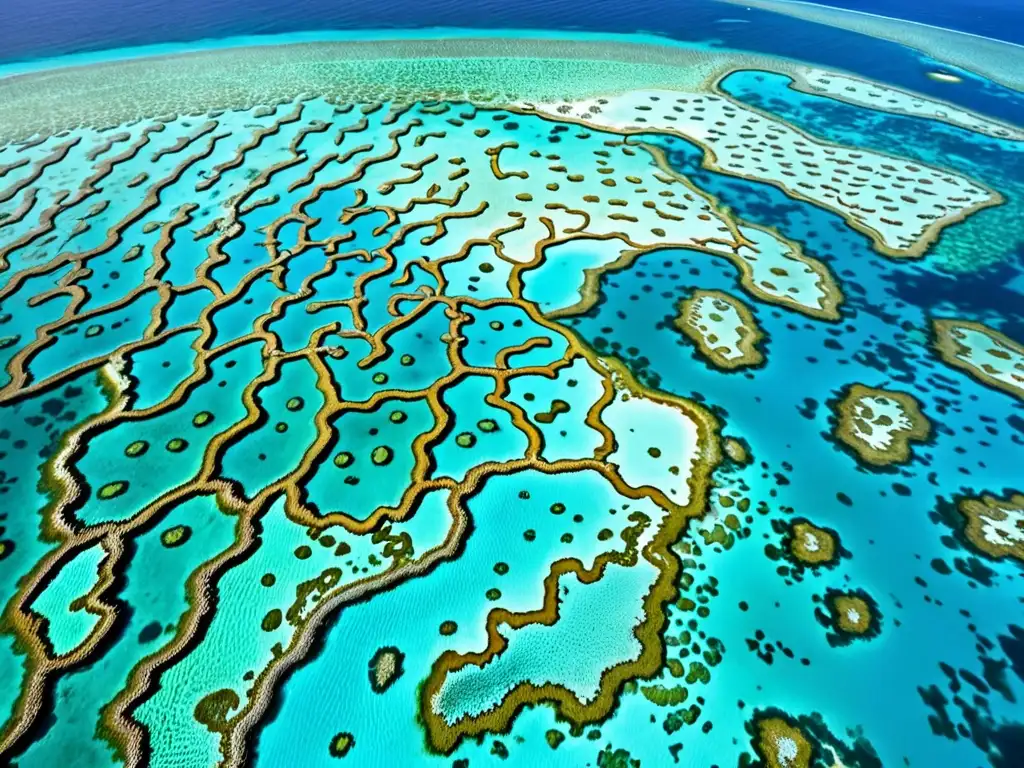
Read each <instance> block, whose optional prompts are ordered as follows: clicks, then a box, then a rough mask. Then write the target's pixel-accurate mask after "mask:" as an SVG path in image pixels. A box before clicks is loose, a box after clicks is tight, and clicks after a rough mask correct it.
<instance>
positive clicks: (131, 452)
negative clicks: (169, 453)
mask: <svg viewBox="0 0 1024 768" xmlns="http://www.w3.org/2000/svg"><path fill="white" fill-rule="evenodd" d="M148 450H149V443H148V442H146V441H145V440H136V441H135V442H134V443H129V444H128V447H126V448H125V449H124V455H125V456H127V457H128V458H130V459H135V458H138V457H139V456H141V455H142V454H144V453H145V452H146V451H148Z"/></svg>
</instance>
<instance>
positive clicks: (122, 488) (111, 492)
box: [96, 480, 128, 501]
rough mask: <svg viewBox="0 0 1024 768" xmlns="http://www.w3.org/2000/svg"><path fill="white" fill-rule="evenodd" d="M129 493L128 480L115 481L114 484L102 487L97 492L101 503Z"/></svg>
mask: <svg viewBox="0 0 1024 768" xmlns="http://www.w3.org/2000/svg"><path fill="white" fill-rule="evenodd" d="M127 491H128V481H127V480H115V481H114V482H112V483H107V484H106V485H104V486H102V487H101V488H100V489H99V490H98V491H97V492H96V498H98V499H99V500H100V501H108V500H109V499H116V498H117V497H118V496H123V495H124V494H125V493H126V492H127Z"/></svg>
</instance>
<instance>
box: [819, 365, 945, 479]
mask: <svg viewBox="0 0 1024 768" xmlns="http://www.w3.org/2000/svg"><path fill="white" fill-rule="evenodd" d="M835 414H836V427H835V437H836V439H837V440H839V442H840V443H842V444H843V445H845V446H847V447H848V448H850V449H851V450H853V452H854V453H855V454H856V455H857V456H858V457H859V458H860V459H861V461H864V462H866V463H867V464H871V465H872V466H876V467H881V466H887V465H889V464H904V463H906V462H907V461H909V460H910V458H911V450H910V443H911V442H923V441H925V440H927V439H928V436H929V435H930V434H931V423H930V422H929V421H928V419H927V418H926V417H925V416H924V414H923V413H921V408H920V405H919V404H918V402H917V399H916V398H914V397H913V396H912V395H908V394H907V393H905V392H893V391H891V390H887V389H874V388H872V387H866V386H864V385H863V384H854V385H852V386H851V387H850V388H849V389H848V390H847V391H846V393H845V395H844V396H843V397H842V398H841V399H840V400H839V401H838V403H837V404H836V406H835Z"/></svg>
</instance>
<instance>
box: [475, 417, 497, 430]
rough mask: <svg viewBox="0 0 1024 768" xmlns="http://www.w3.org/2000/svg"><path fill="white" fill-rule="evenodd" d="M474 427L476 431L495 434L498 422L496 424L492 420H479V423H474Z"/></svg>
mask: <svg viewBox="0 0 1024 768" xmlns="http://www.w3.org/2000/svg"><path fill="white" fill-rule="evenodd" d="M476 427H477V429H479V430H480V431H481V432H484V433H488V432H497V431H498V422H496V421H495V420H494V419H480V421H478V422H477V423H476Z"/></svg>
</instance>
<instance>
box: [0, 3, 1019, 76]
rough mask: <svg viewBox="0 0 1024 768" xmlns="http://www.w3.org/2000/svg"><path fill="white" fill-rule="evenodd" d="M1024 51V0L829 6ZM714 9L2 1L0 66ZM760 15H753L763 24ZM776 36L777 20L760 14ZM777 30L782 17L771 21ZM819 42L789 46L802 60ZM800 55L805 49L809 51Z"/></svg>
mask: <svg viewBox="0 0 1024 768" xmlns="http://www.w3.org/2000/svg"><path fill="white" fill-rule="evenodd" d="M823 4H825V5H832V6H836V7H842V8H848V9H850V10H855V11H863V12H868V13H876V14H882V15H886V16H892V17H897V18H902V19H908V20H911V21H917V22H921V23H925V24H933V25H936V26H941V27H947V28H950V29H956V30H960V31H963V32H970V33H972V34H977V35H985V36H989V37H995V38H998V39H1002V40H1008V41H1012V42H1016V43H1022V44H1024V3H1022V2H1021V0H824V2H823ZM738 11H740V9H738V8H731V7H729V6H726V5H721V4H718V3H715V2H711V1H710V0H654V1H653V2H651V1H648V2H633V3H624V2H621V0H589V1H588V2H586V3H581V2H579V0H474V2H465V0H396V1H395V2H389V3H346V2H341V1H340V0H294V1H293V2H287V3H282V2H279V1H278V0H247V2H239V0H173V1H172V0H91V2H81V0H35V2H20V1H19V0H3V2H0V20H2V21H0V60H2V61H11V60H18V59H30V58H36V57H40V56H54V55H59V54H63V53H73V52H78V51H96V50H103V49H107V48H119V47H124V46H136V45H146V44H151V43H167V42H180V41H190V40H198V39H202V38H211V37H226V36H232V35H252V34H275V33H284V32H294V31H299V30H316V29H343V30H350V29H386V28H405V29H414V28H417V27H433V26H439V27H474V28H481V29H501V28H511V29H523V28H530V29H545V30H553V29H573V30H582V31H591V32H619V33H626V32H638V31H643V32H654V33H657V34H661V35H665V36H668V37H673V38H676V39H681V40H692V39H695V38H697V39H699V38H701V37H709V36H721V37H724V38H728V37H729V35H730V32H729V30H728V29H727V27H728V26H729V25H728V24H722V23H720V20H721V19H728V18H729V17H732V16H736V15H739V14H738V13H737V12H738ZM761 15H762V14H757V15H756V17H757V18H759V17H760V16H761ZM763 15H764V17H765V23H766V24H768V25H769V26H768V27H767V28H766V30H770V29H771V26H772V24H773V21H772V19H771V18H769V17H771V16H772V15H771V14H763ZM774 19H775V21H774V23H776V24H777V23H778V17H774ZM818 42H820V41H816V40H815V39H814V38H811V37H807V38H805V39H803V40H793V41H792V45H793V46H794V49H795V51H796V52H799V51H800V50H801V49H804V50H805V52H806V51H811V50H814V47H815V44H816V43H818ZM804 46H807V47H806V48H804Z"/></svg>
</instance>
